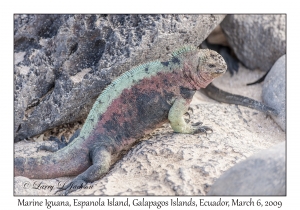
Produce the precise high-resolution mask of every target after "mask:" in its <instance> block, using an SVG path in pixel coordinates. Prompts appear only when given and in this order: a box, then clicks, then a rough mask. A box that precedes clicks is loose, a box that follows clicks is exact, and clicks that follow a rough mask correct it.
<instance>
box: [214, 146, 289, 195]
mask: <svg viewBox="0 0 300 210" xmlns="http://www.w3.org/2000/svg"><path fill="white" fill-rule="evenodd" d="M285 156H286V154H285V142H282V143H280V144H278V145H276V146H275V147H272V148H271V149H268V150H263V151H261V152H259V153H258V154H255V155H253V156H251V157H250V158H248V159H247V160H245V161H242V162H240V163H239V164H237V165H235V166H234V167H232V168H230V169H229V170H228V171H226V172H225V173H224V174H223V175H222V176H221V177H220V178H219V179H218V180H217V181H216V182H215V183H214V184H213V186H212V187H211V189H210V191H209V193H208V195H260V196H262V195H269V196H270V195H286V168H285V165H286V163H285V161H286V159H285Z"/></svg>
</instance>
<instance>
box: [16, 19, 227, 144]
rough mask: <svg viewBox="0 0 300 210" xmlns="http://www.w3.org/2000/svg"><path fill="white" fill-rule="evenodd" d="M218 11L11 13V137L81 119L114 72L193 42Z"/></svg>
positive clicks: (199, 39) (207, 28)
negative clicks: (12, 49)
mask: <svg viewBox="0 0 300 210" xmlns="http://www.w3.org/2000/svg"><path fill="white" fill-rule="evenodd" d="M224 17H225V16H224V15H171V14H168V15H158V14H157V15H156V14H154V15H15V16H14V20H15V22H14V52H15V66H14V78H15V92H14V110H15V119H14V121H15V124H14V136H15V141H20V140H22V139H24V138H28V137H32V136H35V135H38V134H40V133H42V132H44V131H46V130H48V129H50V128H53V127H56V126H59V125H61V124H65V123H71V122H74V121H77V120H80V119H84V118H85V117H86V116H87V114H88V112H89V110H90V109H91V107H92V105H93V103H94V101H95V99H96V98H97V97H98V95H99V94H100V93H101V91H102V90H103V89H104V88H105V87H106V86H107V85H108V84H110V82H111V81H112V80H113V79H115V78H116V77H117V76H119V75H120V74H121V73H123V72H125V71H127V70H129V69H131V68H132V67H133V66H136V65H138V64H141V63H144V62H148V61H152V60H155V59H167V58H168V56H169V55H170V53H171V52H172V51H174V50H175V49H176V48H179V47H181V46H182V45H185V44H186V45H194V46H199V45H200V43H201V42H202V41H203V40H204V38H205V37H207V36H208V34H209V33H210V32H211V31H212V30H213V28H214V27H215V26H217V25H218V24H219V23H220V22H221V21H222V19H223V18H224Z"/></svg>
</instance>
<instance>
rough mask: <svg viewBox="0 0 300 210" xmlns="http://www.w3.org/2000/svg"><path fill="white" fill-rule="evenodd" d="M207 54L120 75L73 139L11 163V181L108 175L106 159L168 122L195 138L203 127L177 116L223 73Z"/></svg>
mask: <svg viewBox="0 0 300 210" xmlns="http://www.w3.org/2000/svg"><path fill="white" fill-rule="evenodd" d="M226 68H227V66H226V63H225V61H224V60H223V58H222V56H220V55H219V54H218V53H216V52H215V51H212V50H208V49H204V50H199V49H196V48H191V47H184V48H182V49H180V50H179V51H177V52H175V53H173V57H172V58H171V59H170V60H169V61H166V62H160V61H154V62H149V63H146V64H143V65H141V66H138V67H135V68H133V69H131V70H130V71H128V72H125V73H124V74H123V75H121V76H120V77H119V78H118V79H116V80H115V81H114V82H112V83H111V84H110V85H109V86H108V87H107V88H106V89H105V90H104V91H103V92H102V93H101V95H100V96H99V97H98V99H97V100H96V102H95V104H94V105H93V108H92V109H91V111H90V113H89V115H88V118H87V119H86V121H85V124H84V125H83V128H82V130H81V132H80V134H79V136H78V137H77V138H75V139H74V140H73V141H72V142H71V143H70V144H69V145H68V146H66V147H64V148H62V149H60V150H58V151H57V152H55V153H52V154H50V155H48V156H43V157H38V158H22V157H16V158H15V176H26V177H28V178H32V179H49V178H56V177H62V176H71V175H78V174H79V175H78V176H77V177H76V178H75V179H74V180H73V181H72V182H71V183H70V184H68V185H66V186H64V187H63V188H62V189H61V190H65V194H68V193H69V192H71V191H73V190H72V185H73V186H74V185H77V186H78V185H81V184H83V185H84V184H86V183H87V182H93V181H95V180H98V179H99V178H100V177H101V176H103V174H105V173H106V172H108V169H109V166H110V162H111V156H112V155H115V154H118V153H119V152H120V151H122V150H124V149H125V148H129V147H130V145H132V144H133V143H134V142H135V141H137V140H138V139H139V138H141V137H142V136H143V135H145V134H147V133H150V132H151V131H153V130H154V129H155V128H157V127H159V126H161V125H162V124H163V123H165V122H167V121H168V120H169V122H170V124H171V127H172V128H173V129H174V131H175V132H180V133H190V134H194V133H199V132H206V131H207V130H211V129H210V128H208V127H206V126H199V124H198V125H194V126H193V125H190V124H187V123H186V122H185V121H184V119H183V115H184V113H185V112H187V110H188V107H189V104H190V102H191V100H192V97H193V95H194V93H195V91H196V90H199V89H200V88H205V87H206V86H207V85H208V84H209V83H210V82H211V81H212V80H213V79H214V78H216V77H218V76H220V75H222V74H223V73H225V71H226Z"/></svg>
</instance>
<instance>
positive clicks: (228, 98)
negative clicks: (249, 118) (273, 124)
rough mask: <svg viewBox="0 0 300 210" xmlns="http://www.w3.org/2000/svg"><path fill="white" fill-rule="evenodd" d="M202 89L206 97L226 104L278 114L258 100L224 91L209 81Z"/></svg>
mask: <svg viewBox="0 0 300 210" xmlns="http://www.w3.org/2000/svg"><path fill="white" fill-rule="evenodd" d="M202 90H204V92H205V93H206V94H207V95H208V97H210V98H212V99H214V100H216V101H219V102H224V103H228V104H237V105H241V106H245V107H249V108H252V109H255V110H257V111H261V112H264V113H266V114H272V115H275V116H277V115H278V112H277V110H275V109H273V108H271V107H269V106H267V105H265V104H263V103H261V102H259V101H255V100H253V99H251V98H247V97H244V96H240V95H235V94H231V93H228V92H225V91H223V90H220V89H219V88H217V87H216V86H214V85H213V84H212V83H210V84H209V85H208V86H207V87H206V88H205V89H202Z"/></svg>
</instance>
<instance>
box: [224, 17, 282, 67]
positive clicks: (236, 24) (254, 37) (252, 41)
mask: <svg viewBox="0 0 300 210" xmlns="http://www.w3.org/2000/svg"><path fill="white" fill-rule="evenodd" d="M221 27H222V29H223V30H224V32H225V35H226V37H227V41H228V43H229V44H230V46H231V47H232V48H233V50H234V52H235V54H236V55H237V57H238V59H239V60H240V61H241V62H242V63H243V64H244V65H245V66H246V67H247V68H249V69H256V68H259V69H260V70H263V71H268V70H269V69H270V68H271V67H272V66H273V64H274V63H275V61H276V60H277V59H278V58H279V57H280V56H282V55H284V54H285V53H286V15H279V14H276V15H271V14H267V15H227V16H226V18H225V19H224V21H223V22H222V23H221Z"/></svg>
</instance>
